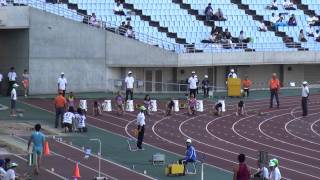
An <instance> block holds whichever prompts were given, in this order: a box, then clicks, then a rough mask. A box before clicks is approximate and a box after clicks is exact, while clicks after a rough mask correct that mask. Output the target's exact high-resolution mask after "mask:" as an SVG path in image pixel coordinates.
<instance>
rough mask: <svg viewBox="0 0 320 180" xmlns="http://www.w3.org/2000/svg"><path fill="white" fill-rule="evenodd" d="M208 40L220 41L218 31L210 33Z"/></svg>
mask: <svg viewBox="0 0 320 180" xmlns="http://www.w3.org/2000/svg"><path fill="white" fill-rule="evenodd" d="M209 40H210V41H211V42H212V43H220V42H221V34H220V33H219V31H216V32H214V34H212V35H210V37H209Z"/></svg>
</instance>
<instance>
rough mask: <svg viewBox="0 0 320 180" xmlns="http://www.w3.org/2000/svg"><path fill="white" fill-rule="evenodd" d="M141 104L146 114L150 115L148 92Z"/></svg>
mask: <svg viewBox="0 0 320 180" xmlns="http://www.w3.org/2000/svg"><path fill="white" fill-rule="evenodd" d="M143 105H144V107H145V108H146V115H148V116H149V115H150V109H151V98H150V96H149V94H147V95H146V96H145V97H144V101H143Z"/></svg>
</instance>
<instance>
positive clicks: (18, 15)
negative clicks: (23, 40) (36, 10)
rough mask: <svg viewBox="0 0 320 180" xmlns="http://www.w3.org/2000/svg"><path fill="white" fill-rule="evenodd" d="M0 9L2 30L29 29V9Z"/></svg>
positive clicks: (0, 26) (10, 7)
mask: <svg viewBox="0 0 320 180" xmlns="http://www.w3.org/2000/svg"><path fill="white" fill-rule="evenodd" d="M18 8H19V9H17V7H13V6H5V7H0V29H18V28H29V8H28V7H26V6H24V7H23V6H22V7H18Z"/></svg>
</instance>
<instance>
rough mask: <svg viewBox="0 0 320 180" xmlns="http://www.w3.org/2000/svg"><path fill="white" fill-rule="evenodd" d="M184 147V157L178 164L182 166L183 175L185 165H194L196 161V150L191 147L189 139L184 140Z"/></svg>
mask: <svg viewBox="0 0 320 180" xmlns="http://www.w3.org/2000/svg"><path fill="white" fill-rule="evenodd" d="M186 146H187V150H186V154H185V157H184V158H183V159H180V160H179V164H184V173H185V172H186V165H187V164H188V163H194V162H196V161H197V153H196V149H195V148H194V147H193V145H192V141H191V139H187V140H186Z"/></svg>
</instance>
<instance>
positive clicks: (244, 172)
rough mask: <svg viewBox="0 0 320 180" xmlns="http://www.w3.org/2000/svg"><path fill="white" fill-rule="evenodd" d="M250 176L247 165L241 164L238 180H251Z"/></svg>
mask: <svg viewBox="0 0 320 180" xmlns="http://www.w3.org/2000/svg"><path fill="white" fill-rule="evenodd" d="M249 178H250V174H249V170H248V167H247V165H246V164H244V163H240V164H239V170H238V173H237V180H249Z"/></svg>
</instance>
